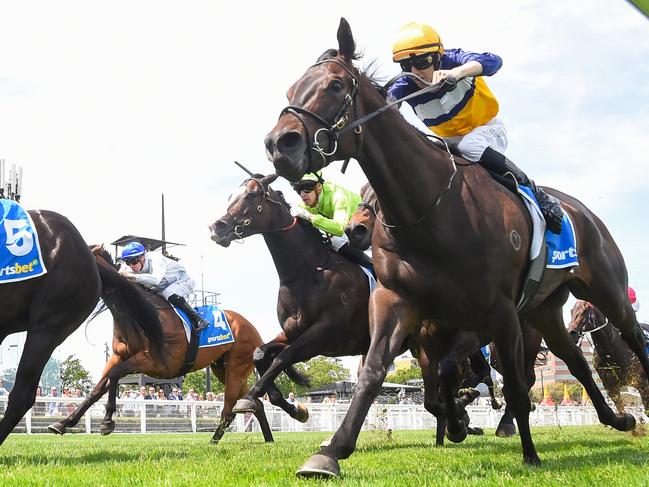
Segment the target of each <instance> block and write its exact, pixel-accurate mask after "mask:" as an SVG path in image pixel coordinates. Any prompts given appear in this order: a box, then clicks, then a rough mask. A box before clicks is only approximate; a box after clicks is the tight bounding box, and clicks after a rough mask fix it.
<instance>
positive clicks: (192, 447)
mask: <svg viewBox="0 0 649 487" xmlns="http://www.w3.org/2000/svg"><path fill="white" fill-rule="evenodd" d="M533 435H534V439H535V442H536V446H537V449H538V451H539V455H540V456H541V459H542V461H543V465H542V466H541V467H539V468H534V467H528V466H525V465H523V464H522V461H521V458H522V457H521V448H520V441H519V439H518V437H514V438H509V439H501V438H496V437H495V436H493V431H487V432H486V434H485V436H478V437H476V436H470V437H468V439H467V440H466V441H465V442H464V443H462V444H459V445H455V444H448V442H447V446H446V447H444V448H435V447H434V446H433V445H434V433H433V432H429V431H397V432H395V433H394V434H393V437H392V439H389V438H388V437H387V435H386V434H385V433H384V432H367V433H362V434H361V437H360V441H359V445H358V446H359V448H358V450H357V451H356V452H355V453H354V454H353V455H352V456H351V457H350V458H349V459H348V460H343V461H341V468H342V474H343V478H342V480H334V481H327V482H326V484H325V485H334V484H336V485H337V484H341V485H345V486H355V485H363V486H365V485H385V486H391V487H397V486H399V487H400V486H406V485H417V486H431V485H435V486H441V485H443V486H446V485H457V486H463V487H465V486H472V485H476V486H491V485H515V486H543V487H545V486H555V485H557V486H570V487H572V486H579V485H587V486H592V487H600V486H607V487H608V486H625V487H631V486H636V485H637V486H647V485H649V437H642V438H634V437H631V435H629V434H628V433H620V432H616V431H612V430H610V429H607V428H604V427H602V426H596V427H569V428H566V427H564V428H558V427H545V428H535V429H534V430H533ZM329 436H330V435H329V434H328V433H277V434H275V443H274V444H265V443H263V439H262V437H261V435H260V434H238V433H228V434H226V435H225V437H224V439H223V440H222V441H221V443H220V444H219V445H218V446H217V447H213V446H210V445H209V444H208V442H209V439H210V437H211V435H210V434H205V433H199V434H165V435H163V434H159V435H154V434H152V435H125V434H122V435H118V434H113V435H111V436H108V437H101V436H99V435H96V434H94V435H85V434H77V435H70V434H68V435H66V436H64V437H58V436H48V435H34V436H26V435H17V434H16V435H11V436H9V438H8V439H7V441H6V442H5V443H4V444H3V445H2V446H1V447H0V485H20V486H26V485H56V486H59V485H110V486H114V485H125V484H129V485H174V486H176V485H178V486H181V485H191V486H202V485H210V486H214V485H254V486H266V485H317V484H322V483H323V481H317V480H304V479H297V478H296V477H295V475H294V472H295V470H296V468H297V467H299V466H300V465H301V464H302V463H303V462H304V461H305V460H306V459H307V458H308V457H309V456H310V455H311V454H313V453H315V452H317V451H318V449H319V447H318V445H319V443H320V442H321V441H322V440H323V439H325V438H328V437H329Z"/></svg>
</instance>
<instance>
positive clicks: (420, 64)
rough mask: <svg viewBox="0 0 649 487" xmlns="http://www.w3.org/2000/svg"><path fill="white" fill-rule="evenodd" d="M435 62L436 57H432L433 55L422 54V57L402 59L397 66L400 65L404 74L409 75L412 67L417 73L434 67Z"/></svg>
mask: <svg viewBox="0 0 649 487" xmlns="http://www.w3.org/2000/svg"><path fill="white" fill-rule="evenodd" d="M436 61H437V56H434V55H433V54H424V55H423V56H417V57H413V58H410V59H404V60H402V61H399V64H400V65H401V69H402V70H404V71H405V72H406V73H409V72H410V71H411V70H412V68H413V67H415V68H417V70H419V71H423V70H424V69H428V68H430V67H431V66H433V65H435V63H436Z"/></svg>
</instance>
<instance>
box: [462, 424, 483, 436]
mask: <svg viewBox="0 0 649 487" xmlns="http://www.w3.org/2000/svg"><path fill="white" fill-rule="evenodd" d="M466 431H467V433H468V434H470V435H474V436H482V435H484V430H483V429H482V428H471V427H470V426H468V427H467V429H466Z"/></svg>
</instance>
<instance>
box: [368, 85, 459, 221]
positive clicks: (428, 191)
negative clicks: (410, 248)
mask: <svg viewBox="0 0 649 487" xmlns="http://www.w3.org/2000/svg"><path fill="white" fill-rule="evenodd" d="M369 98H371V100H370V101H369V103H368V104H367V106H366V110H367V111H368V112H369V111H373V110H376V109H377V108H379V107H380V106H381V103H380V100H379V99H378V95H377V99H375V97H374V95H371V96H370V97H369ZM379 117H380V120H381V122H382V123H378V121H377V122H375V123H373V124H366V125H365V126H364V127H363V130H364V131H365V133H364V135H363V137H364V139H363V145H362V148H361V150H360V153H359V156H358V162H359V164H360V165H361V167H362V169H363V172H364V173H365V175H366V176H367V179H368V181H369V182H370V184H371V185H372V188H373V189H374V191H375V192H376V194H377V197H378V198H379V201H380V204H381V210H382V211H383V213H384V214H385V215H386V217H387V219H388V220H390V223H396V224H401V225H403V224H408V223H412V222H413V221H414V220H416V219H417V218H418V217H420V216H422V215H423V214H424V213H425V212H426V211H428V210H429V209H430V208H431V206H432V205H433V203H434V202H435V199H436V198H437V197H438V196H439V195H441V194H442V193H443V192H444V190H445V189H446V187H447V185H448V183H449V181H450V178H451V175H452V174H453V166H452V164H451V159H450V156H449V155H448V154H447V153H445V152H444V151H443V150H441V149H435V148H434V147H432V145H431V144H430V143H428V142H427V141H426V140H425V139H424V138H422V137H420V136H419V135H418V134H417V133H416V131H415V130H414V128H413V127H411V126H410V125H409V123H408V122H407V121H406V120H405V119H404V118H403V117H402V116H401V115H400V114H399V113H398V112H396V111H395V112H393V111H391V110H388V111H387V112H385V113H383V114H381V115H380V116H379ZM460 176H461V175H460V174H457V175H456V179H459V178H460ZM404 195H407V196H408V197H407V198H404V197H403V196H404ZM451 199H453V198H452V195H451V194H449V193H446V194H445V195H444V197H443V200H444V201H443V203H447V202H449V200H451Z"/></svg>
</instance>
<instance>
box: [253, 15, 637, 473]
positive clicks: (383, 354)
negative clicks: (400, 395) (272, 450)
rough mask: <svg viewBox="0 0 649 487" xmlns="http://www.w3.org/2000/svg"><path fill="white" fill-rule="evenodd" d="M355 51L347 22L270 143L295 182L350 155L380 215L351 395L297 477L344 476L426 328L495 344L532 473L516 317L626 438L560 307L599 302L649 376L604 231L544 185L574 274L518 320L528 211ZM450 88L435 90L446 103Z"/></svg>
mask: <svg viewBox="0 0 649 487" xmlns="http://www.w3.org/2000/svg"><path fill="white" fill-rule="evenodd" d="M355 48H356V46H355V42H354V38H353V35H352V32H351V28H350V26H349V24H348V23H347V21H345V20H344V19H341V22H340V26H339V28H338V49H330V50H327V51H325V53H324V54H322V55H321V56H320V57H319V58H318V60H317V61H316V63H315V64H314V65H313V66H311V67H309V68H308V69H307V71H306V73H305V74H304V75H303V76H302V77H301V78H300V79H299V80H298V81H297V82H296V83H294V84H293V85H292V86H291V87H290V89H289V90H288V99H289V103H290V105H289V106H287V107H286V108H285V109H284V110H282V112H281V114H280V117H279V120H278V122H277V124H276V126H275V127H274V128H273V129H272V130H271V132H270V133H269V134H268V135H267V136H266V139H265V144H266V149H267V154H268V157H269V159H270V160H271V162H272V163H273V164H274V166H275V170H276V172H277V173H278V174H280V175H281V176H284V177H286V178H287V179H289V180H290V181H297V180H299V179H300V178H301V177H302V175H303V174H305V173H306V172H315V171H317V170H320V169H321V168H322V167H323V166H326V165H328V164H329V163H330V162H332V161H334V160H342V159H346V158H350V157H353V158H355V159H356V160H357V161H358V163H359V164H360V166H361V168H362V169H363V172H364V173H365V175H366V176H367V178H368V181H369V182H370V184H371V185H372V187H373V188H374V191H376V194H377V197H378V200H379V202H380V206H381V211H382V213H383V215H384V217H383V220H382V222H381V225H379V226H376V229H375V231H374V235H373V237H372V247H373V249H374V252H373V257H374V265H375V269H376V273H377V276H378V280H379V286H378V288H377V289H376V290H375V291H374V292H373V293H372V295H371V297H370V306H369V316H370V330H371V343H370V348H369V351H368V353H367V360H366V363H365V366H364V367H363V371H362V373H361V376H360V377H359V381H358V384H357V387H356V394H355V395H354V398H353V400H352V404H351V406H350V408H349V409H348V412H347V414H346V416H345V419H344V420H343V421H342V423H341V425H340V427H339V429H338V431H337V432H336V434H335V435H334V437H333V439H332V441H331V444H330V445H329V446H326V447H324V448H323V449H322V450H321V451H320V453H318V454H316V455H314V456H312V457H311V459H310V460H309V461H308V462H307V463H306V464H305V465H304V466H303V467H302V468H301V469H300V470H299V471H298V473H299V474H303V475H327V476H335V475H338V473H339V464H338V460H339V459H341V458H347V457H348V456H349V455H350V454H351V453H352V452H353V451H354V449H355V447H356V441H357V438H358V434H359V432H360V429H361V426H362V424H363V421H364V418H365V416H366V415H367V412H368V410H369V408H370V406H371V404H372V402H373V401H374V398H375V397H376V395H377V394H378V392H379V390H380V387H381V383H382V381H383V380H384V378H385V375H386V371H387V368H388V365H389V364H390V363H391V362H392V360H393V359H394V357H395V355H396V354H397V353H398V350H399V347H400V346H401V343H403V340H404V338H405V337H406V336H407V335H409V334H411V333H412V332H413V329H414V328H416V327H419V326H420V324H421V323H422V321H423V320H431V321H433V322H434V323H439V324H442V325H444V326H450V327H457V328H464V329H466V330H467V331H474V332H478V333H484V334H486V335H488V336H491V337H492V338H493V340H494V342H495V344H496V347H497V349H498V353H499V359H500V361H501V364H502V368H503V373H504V385H505V387H504V393H505V398H506V399H507V403H508V404H509V405H510V406H511V408H512V411H513V412H514V415H515V417H516V422H517V424H518V429H519V433H520V437H521V444H522V449H523V459H524V461H525V463H528V464H531V465H539V464H540V459H539V457H538V454H537V452H536V448H535V447H534V443H533V441H532V436H531V433H530V428H529V411H530V406H531V403H530V398H529V396H528V391H527V383H526V377H525V375H526V369H525V365H524V348H523V338H522V331H521V326H520V321H519V313H520V319H525V320H526V321H527V322H528V323H529V324H530V325H532V326H533V327H534V328H536V329H537V330H539V331H540V332H541V334H542V335H543V337H544V339H545V341H546V343H547V345H548V347H549V348H550V350H551V351H552V352H553V353H554V354H555V355H557V356H559V357H560V358H561V359H562V360H563V361H564V362H565V363H566V364H567V365H568V368H569V369H570V372H571V373H572V375H573V376H575V377H576V378H577V379H578V380H579V381H580V382H581V383H582V384H583V385H584V387H585V388H586V391H587V393H588V394H589V396H590V398H591V399H592V401H593V405H594V407H595V408H596V410H597V413H598V417H599V419H600V421H601V422H602V423H604V424H606V425H610V426H612V427H614V428H616V429H618V430H621V431H628V430H631V429H633V427H634V425H635V419H634V418H633V416H631V415H630V414H627V413H620V414H616V413H615V412H614V411H613V410H612V409H611V408H610V407H609V406H608V404H606V401H605V400H604V397H603V396H602V393H601V392H600V391H599V390H598V388H597V386H596V385H595V382H594V380H593V378H592V376H591V372H590V369H589V367H588V364H587V362H586V360H585V358H584V356H583V354H582V353H581V350H580V349H579V348H578V347H577V346H576V345H575V344H574V343H573V341H572V340H571V339H570V336H569V335H568V333H567V331H566V329H565V327H564V323H563V317H562V311H561V308H562V306H563V304H564V303H565V301H566V299H567V297H568V294H569V293H570V292H572V294H573V295H575V296H577V297H579V298H581V299H587V300H589V301H591V302H593V303H594V304H596V306H597V307H598V308H600V309H601V310H602V311H603V312H604V314H605V315H606V316H607V317H608V318H609V320H610V321H611V322H612V323H613V324H614V325H615V326H616V327H617V328H618V329H620V331H621V334H622V338H623V339H624V340H625V342H627V344H628V345H629V347H630V348H631V349H632V350H633V352H634V353H635V354H636V356H637V357H638V359H639V361H640V363H641V364H642V368H643V370H644V372H645V375H647V373H649V358H648V357H647V353H646V351H645V349H644V346H643V340H642V334H641V332H640V330H639V328H638V327H637V325H636V323H637V322H636V318H635V313H634V312H633V309H632V307H631V303H630V302H629V299H628V297H627V272H626V267H625V265H624V259H623V258H622V255H621V253H620V251H619V249H618V247H617V246H616V244H615V242H614V241H613V238H612V237H611V235H610V234H609V232H608V230H607V229H606V227H605V226H604V224H603V223H602V222H601V221H600V220H599V218H597V217H596V216H595V215H594V214H593V213H592V212H591V211H590V210H589V209H588V208H586V207H585V206H584V205H583V204H582V203H581V202H580V201H578V200H576V199H575V198H573V197H571V196H569V195H566V194H563V193H560V192H559V191H556V190H552V189H550V188H546V189H547V191H548V192H549V193H551V194H553V195H554V196H556V197H558V198H559V199H560V200H561V202H562V206H563V209H564V211H566V212H567V213H568V214H569V216H570V218H571V220H572V222H573V224H574V227H575V232H576V241H577V246H578V248H577V251H578V254H579V266H578V267H576V268H573V269H565V268H564V269H549V270H548V271H547V272H546V273H545V277H544V279H543V281H542V282H541V283H540V285H539V288H538V290H537V292H536V294H535V295H534V296H533V297H532V299H531V301H530V302H529V303H528V304H527V305H526V307H525V308H524V309H523V310H520V311H519V310H517V304H518V301H519V298H520V294H521V290H522V283H523V282H524V277H525V275H526V273H527V269H528V267H529V261H530V243H531V235H532V226H531V219H530V216H529V214H528V211H527V210H526V208H525V206H524V204H523V202H522V201H521V200H520V198H519V197H518V196H517V195H515V194H513V193H512V192H511V191H509V190H508V189H506V188H505V187H504V186H502V185H501V184H499V183H498V182H496V181H495V180H494V179H493V178H492V177H491V176H490V175H489V173H488V172H487V171H486V170H485V169H483V168H482V167H480V166H479V165H475V164H471V163H470V162H468V161H464V160H463V159H461V158H459V157H454V156H453V155H452V154H451V153H450V152H448V151H445V150H443V149H440V148H439V147H438V146H436V145H435V144H433V143H431V142H430V141H429V139H428V138H427V137H425V136H423V135H422V133H421V132H419V131H418V130H417V129H416V128H414V127H413V126H412V125H411V124H410V123H408V121H407V120H406V119H405V118H404V117H403V116H402V115H401V114H400V113H399V112H398V111H397V110H395V109H391V108H390V106H389V105H388V104H387V102H386V100H385V97H384V94H383V93H384V91H383V90H382V89H381V87H379V86H378V85H377V83H375V82H374V81H373V80H372V79H370V78H369V77H368V76H366V75H365V74H364V73H362V72H360V71H359V70H358V69H357V68H356V67H355V66H354V64H353V60H354V59H357V57H358V56H357V55H356V53H355ZM446 86H447V83H446V82H445V83H441V84H439V85H436V86H434V87H431V88H430V89H431V90H432V89H437V90H438V91H439V92H440V96H441V93H442V90H444V89H446Z"/></svg>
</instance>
